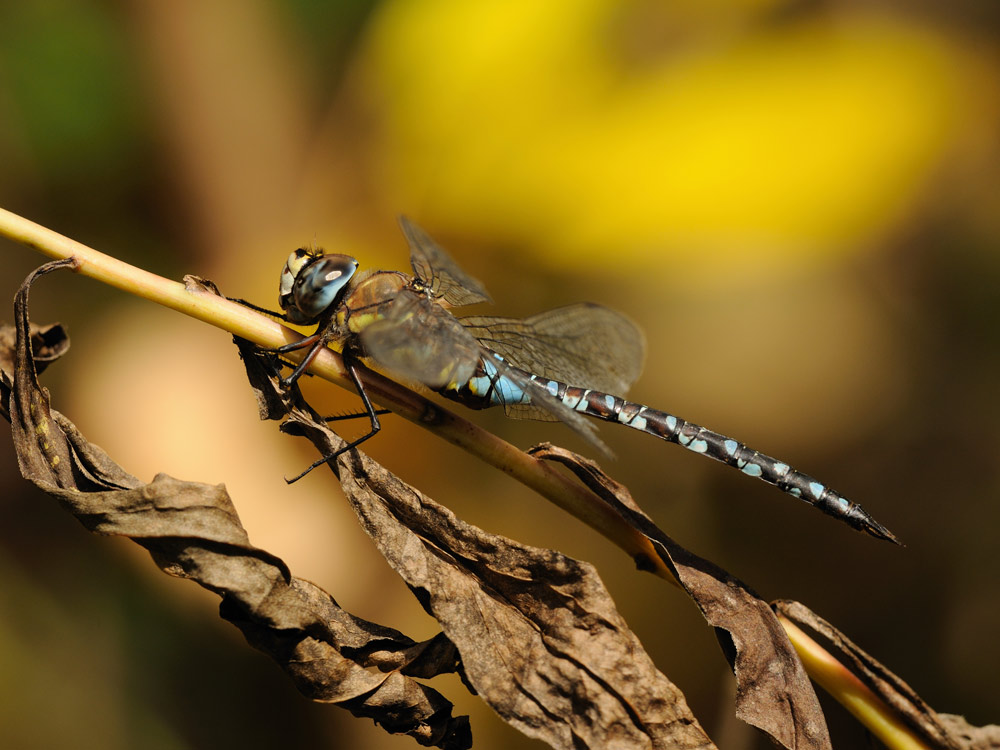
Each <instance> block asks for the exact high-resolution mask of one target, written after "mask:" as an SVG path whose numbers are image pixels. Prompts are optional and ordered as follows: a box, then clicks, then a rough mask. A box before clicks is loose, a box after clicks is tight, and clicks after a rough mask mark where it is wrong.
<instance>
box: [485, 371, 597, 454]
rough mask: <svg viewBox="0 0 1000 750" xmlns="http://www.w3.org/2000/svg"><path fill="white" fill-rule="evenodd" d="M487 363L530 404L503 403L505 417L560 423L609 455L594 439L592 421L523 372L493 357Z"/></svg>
mask: <svg viewBox="0 0 1000 750" xmlns="http://www.w3.org/2000/svg"><path fill="white" fill-rule="evenodd" d="M490 363H491V364H493V365H494V366H496V367H497V369H498V370H499V373H500V375H501V377H503V378H506V379H507V380H509V381H511V382H512V383H513V384H514V385H515V386H516V387H517V388H518V389H520V390H521V391H524V392H525V393H527V394H528V395H529V396H530V398H531V403H529V404H521V403H517V404H507V403H505V404H504V405H503V407H504V412H505V413H506V414H507V416H508V417H510V418H511V419H537V420H540V421H543V422H563V423H565V424H566V425H568V426H569V427H570V428H571V429H572V430H573V431H574V432H576V433H577V434H578V435H580V436H581V437H583V438H584V439H585V440H586V441H587V442H588V443H590V444H591V445H593V446H594V447H595V448H597V449H598V450H599V451H601V452H602V453H604V454H605V455H607V456H611V455H612V453H611V449H610V448H608V446H607V445H605V444H604V441H603V440H601V439H600V438H599V437H598V436H597V426H596V425H595V424H594V423H593V422H592V421H591V420H589V419H587V418H586V417H584V415H583V414H581V413H580V412H578V411H575V410H573V409H570V408H569V407H568V406H566V404H564V403H563V402H562V401H560V400H559V399H558V398H556V397H555V396H554V395H553V394H552V393H551V392H549V390H548V389H547V388H546V387H545V386H544V385H542V384H541V383H540V382H538V381H537V380H532V379H531V378H530V377H528V376H527V375H526V374H524V373H523V372H522V371H519V370H516V369H512V368H510V367H507V366H506V365H504V363H503V362H498V361H497V360H495V359H493V358H491V359H490Z"/></svg>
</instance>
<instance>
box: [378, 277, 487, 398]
mask: <svg viewBox="0 0 1000 750" xmlns="http://www.w3.org/2000/svg"><path fill="white" fill-rule="evenodd" d="M360 338H361V346H362V348H363V349H364V351H365V353H366V354H367V355H368V356H370V357H371V358H372V359H374V360H375V361H376V362H377V363H378V364H379V365H381V366H382V367H384V368H386V369H387V370H389V371H390V372H391V373H392V374H393V375H395V376H397V377H400V378H403V379H408V380H415V381H417V382H419V383H423V384H424V385H426V386H429V387H431V388H442V387H444V386H445V385H448V384H449V383H453V382H454V383H464V382H465V381H467V380H468V379H469V378H470V377H472V373H473V372H474V370H475V368H476V364H477V363H478V362H479V355H480V352H481V351H482V348H481V347H480V345H479V342H478V341H476V339H475V337H473V336H472V334H470V333H469V332H468V331H466V330H465V328H464V327H463V326H462V325H461V323H459V322H458V319H457V318H455V317H454V316H453V315H451V313H449V312H447V311H446V310H444V309H443V308H442V307H440V306H439V305H437V304H435V303H434V302H433V301H432V300H431V299H430V298H429V297H427V296H426V295H424V294H419V293H417V292H413V291H403V292H400V293H399V294H398V295H397V296H396V298H395V299H394V300H393V301H392V303H391V304H390V305H389V306H388V308H387V309H386V311H385V313H384V315H383V317H382V318H381V319H380V320H378V321H375V322H374V323H371V324H370V325H368V326H367V327H365V329H364V330H362V331H361V334H360Z"/></svg>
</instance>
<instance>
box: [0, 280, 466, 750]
mask: <svg viewBox="0 0 1000 750" xmlns="http://www.w3.org/2000/svg"><path fill="white" fill-rule="evenodd" d="M69 265H72V264H70V263H67V262H65V261H63V262H55V263H49V264H46V265H45V266H42V267H41V268H40V269H38V270H37V271H35V272H34V273H33V274H31V275H30V276H29V277H28V278H27V279H26V280H25V282H24V284H23V285H22V287H21V289H20V290H19V292H18V294H17V298H16V300H15V319H16V321H15V325H16V344H15V347H14V350H13V352H11V351H10V350H7V351H5V352H3V353H2V355H0V358H3V357H6V358H7V359H5V360H4V361H9V362H13V373H11V374H12V376H13V382H11V380H10V379H9V378H5V379H4V380H3V382H0V396H2V397H3V401H4V403H5V404H9V412H8V413H9V418H10V419H11V422H12V427H13V433H14V445H15V448H16V450H17V454H18V461H19V464H20V467H21V471H22V474H23V475H24V477H25V478H26V479H28V480H30V481H31V482H33V483H34V484H35V485H36V486H37V487H38V488H39V489H41V490H42V491H43V492H45V493H47V494H49V495H51V496H53V497H55V498H57V499H58V500H59V501H60V503H61V504H62V505H63V506H64V507H65V508H66V509H67V510H69V511H70V512H72V513H73V514H74V515H76V517H77V518H78V519H79V520H80V521H81V523H83V525H84V526H86V527H87V528H88V529H90V530H91V531H94V532H96V533H100V534H115V535H122V536H127V537H129V538H131V539H132V540H133V541H135V542H136V543H137V544H140V545H141V546H143V547H145V548H146V549H147V550H149V552H150V554H151V555H152V557H153V559H154V561H155V562H156V564H157V565H158V566H159V567H160V568H161V569H162V570H163V571H164V572H166V573H168V574H170V575H173V576H177V577H181V578H188V579H191V580H193V581H195V582H196V583H198V584H199V585H200V586H203V587H205V588H207V589H209V590H211V591H214V592H216V593H218V594H219V595H220V596H221V597H222V603H221V605H220V612H221V614H222V616H223V617H225V618H226V619H228V620H230V621H231V622H233V623H234V624H235V625H236V626H237V627H239V628H240V629H241V630H242V631H243V633H244V635H245V636H246V638H247V640H248V642H249V643H250V644H251V645H253V646H254V647H255V648H258V649H259V650H261V651H263V652H264V653H266V654H268V655H269V656H270V657H271V658H272V659H274V660H275V661H276V662H278V664H279V665H281V667H282V668H283V669H284V670H285V671H286V672H287V673H288V674H289V675H290V676H291V678H292V679H293V681H294V682H295V683H296V685H297V687H298V688H299V690H300V691H301V692H303V693H304V694H305V695H306V696H307V697H309V698H311V699H313V700H317V701H327V702H334V703H337V704H338V705H340V706H342V707H344V708H347V709H348V710H350V711H351V712H352V713H354V714H355V715H357V716H367V717H370V718H372V719H374V720H375V721H376V722H377V723H379V724H381V725H382V726H384V727H385V728H386V729H387V730H388V731H391V732H397V733H408V734H410V735H411V736H413V737H414V739H416V740H417V741H418V742H419V743H420V744H423V745H434V746H437V747H442V748H453V749H455V750H459V749H460V748H467V747H470V746H471V734H470V731H469V726H468V719H467V717H452V716H451V710H452V707H451V704H450V703H449V702H448V701H447V700H446V699H445V698H444V697H443V696H441V695H440V694H439V693H437V692H436V691H434V690H432V689H430V688H428V687H426V686H424V685H422V684H420V683H418V682H416V681H415V680H414V679H412V677H411V676H410V675H415V676H421V677H430V676H433V675H435V674H440V673H443V672H454V671H456V669H457V668H458V657H457V652H456V650H455V646H454V645H453V644H451V643H450V642H449V641H448V640H447V638H445V637H444V636H441V635H439V636H437V637H436V638H432V639H431V640H429V641H425V642H416V641H414V640H412V639H410V638H408V637H406V636H405V635H403V634H402V633H399V632H398V631H396V630H393V629H391V628H387V627H383V626H380V625H377V624H375V623H371V622H367V621H365V620H362V619H360V618H357V617H354V616H353V615H351V614H350V613H348V612H345V611H344V610H343V609H341V608H340V607H339V606H338V605H337V603H336V602H335V601H334V599H333V598H332V597H331V596H330V595H329V594H327V593H325V592H324V591H322V590H320V589H319V588H317V587H316V586H314V585H313V584H311V583H309V582H308V581H304V580H301V579H297V578H294V577H292V576H291V574H290V573H289V571H288V569H287V567H286V566H285V564H284V563H283V562H282V561H281V560H280V559H279V558H277V557H275V556H274V555H271V554H270V553H268V552H266V551H264V550H261V549H258V548H256V547H254V546H253V545H252V544H251V543H250V541H249V539H248V537H247V534H246V531H245V530H244V529H243V526H242V525H241V524H240V520H239V517H238V515H237V513H236V509H235V507H234V506H233V503H232V501H231V500H230V498H229V495H228V493H227V492H226V490H225V488H224V487H223V486H221V485H219V486H210V485H205V484H200V483H196V482H185V481H181V480H177V479H173V478H171V477H168V476H166V475H165V474H160V475H158V476H157V477H155V478H154V479H153V481H152V482H150V483H148V484H146V483H143V482H141V481H139V480H138V479H136V478H135V477H133V476H131V475H130V474H128V473H127V472H125V471H124V470H123V469H121V467H119V466H118V465H117V464H115V463H114V461H113V460H111V459H110V458H109V457H108V456H107V454H106V453H104V451H102V450H101V449H100V448H98V447H97V446H95V445H93V444H92V443H89V442H88V441H87V440H86V438H84V436H83V435H82V434H80V432H79V431H78V430H77V429H76V428H75V427H74V426H73V424H72V423H71V422H70V421H69V420H68V419H66V418H65V417H64V416H62V415H61V414H59V413H58V412H57V411H55V410H52V409H51V408H50V403H49V395H48V392H47V391H46V390H45V389H43V388H41V387H40V386H39V385H38V381H37V378H36V369H35V363H34V359H33V356H32V347H31V346H29V342H30V340H31V337H30V332H31V328H30V327H29V324H28V292H29V289H30V286H31V284H32V283H33V282H34V281H35V279H37V278H38V277H39V276H41V275H42V274H44V273H48V272H50V271H53V270H56V269H57V268H63V267H67V266H69Z"/></svg>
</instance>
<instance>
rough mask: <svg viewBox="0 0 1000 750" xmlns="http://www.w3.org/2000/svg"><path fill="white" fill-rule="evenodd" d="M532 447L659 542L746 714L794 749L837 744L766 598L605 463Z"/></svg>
mask: <svg viewBox="0 0 1000 750" xmlns="http://www.w3.org/2000/svg"><path fill="white" fill-rule="evenodd" d="M531 453H532V454H533V455H535V456H536V457H538V458H544V459H546V460H550V461H557V462H559V463H560V464H562V465H564V466H565V467H566V468H568V469H569V470H570V471H572V472H573V473H574V474H575V475H576V476H577V477H578V478H579V479H580V480H581V481H582V482H583V483H584V484H586V485H587V486H588V487H590V488H591V489H592V490H593V491H594V492H595V493H597V494H598V495H599V496H600V497H601V498H602V499H604V501H605V502H607V503H608V504H609V505H610V506H611V507H612V508H614V509H615V510H616V511H617V512H618V513H619V514H620V515H621V516H622V517H623V518H625V519H626V520H628V522H629V523H630V524H632V526H634V527H635V528H636V529H638V530H639V531H641V532H642V533H643V534H645V535H646V537H647V538H648V539H649V540H650V541H651V542H652V543H653V545H654V547H655V548H656V549H657V551H658V552H659V553H660V556H661V558H662V559H663V561H664V562H665V563H666V564H667V565H669V566H670V567H671V569H672V570H673V571H674V574H675V576H676V578H677V580H678V581H679V582H680V584H681V586H683V587H684V590H685V591H686V592H687V593H688V595H689V596H690V597H691V598H692V599H693V600H694V602H695V604H697V605H698V608H699V609H700V610H701V612H702V615H704V617H705V620H706V621H707V622H708V624H709V625H712V626H713V627H714V628H715V632H716V636H717V638H718V639H719V643H720V644H721V645H722V650H723V652H724V653H725V655H726V659H727V660H728V661H729V663H730V665H731V666H732V668H733V672H734V674H735V675H736V715H737V716H738V717H739V718H740V719H742V720H743V721H745V722H747V723H748V724H750V725H751V726H754V727H757V728H758V729H760V730H761V731H763V732H766V733H767V734H768V735H770V736H771V738H772V739H774V740H775V741H776V742H778V743H780V744H781V745H782V746H784V747H787V748H796V750H803V749H804V748H817V750H819V749H821V748H830V737H829V733H828V732H827V728H826V719H825V718H824V716H823V712H822V710H821V709H820V706H819V701H818V700H817V698H816V693H815V691H814V690H813V687H812V683H811V682H810V681H809V678H808V676H807V675H806V672H805V669H804V668H803V667H802V663H801V662H800V661H799V658H798V656H797V655H796V653H795V649H794V648H793V647H792V645H791V643H790V642H789V640H788V637H787V635H785V631H784V629H783V628H782V627H781V624H780V623H779V622H778V620H777V618H776V617H775V616H774V613H773V612H772V611H771V608H770V607H769V606H768V604H767V603H766V602H764V601H763V600H762V599H761V598H760V597H759V596H757V595H756V594H755V593H754V592H753V591H752V590H750V588H749V587H747V586H746V585H745V584H744V583H742V582H741V581H739V580H738V579H736V578H734V577H733V576H731V575H730V574H729V573H727V572H726V571H724V570H722V569H721V568H719V567H718V566H716V565H715V564H713V563H711V562H709V561H708V560H703V559H702V558H700V557H698V556H697V555H694V554H692V553H691V552H689V551H687V550H686V549H684V548H683V547H681V546H680V545H678V544H677V543H676V542H674V541H673V540H672V539H671V538H670V537H669V536H667V535H666V534H665V533H663V531H661V530H660V529H659V528H658V527H657V526H656V524H654V523H653V522H652V520H651V519H650V518H649V517H648V516H646V515H645V514H644V513H643V512H642V511H641V510H640V509H639V506H638V505H637V504H636V503H635V501H634V500H633V499H632V496H631V494H630V493H629V491H628V489H627V488H625V487H624V486H622V485H621V484H619V483H618V482H616V481H614V480H613V479H611V478H610V477H609V476H608V475H607V474H605V473H604V472H603V471H602V470H601V469H600V467H599V466H597V464H595V463H593V462H592V461H589V460H587V459H585V458H583V457H582V456H578V455H577V454H575V453H572V452H570V451H567V450H564V449H562V448H558V447H555V446H552V445H548V444H546V445H541V446H536V447H535V448H533V449H532V450H531ZM639 562H640V564H641V561H639Z"/></svg>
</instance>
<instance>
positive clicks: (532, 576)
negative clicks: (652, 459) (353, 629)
mask: <svg viewBox="0 0 1000 750" xmlns="http://www.w3.org/2000/svg"><path fill="white" fill-rule="evenodd" d="M237 344H238V345H239V346H240V355H241V356H242V357H243V359H244V362H245V363H246V364H247V368H248V374H249V378H250V381H251V383H252V384H253V386H254V389H255V391H256V392H257V394H258V399H259V400H260V401H261V402H262V406H261V413H262V414H264V413H266V412H268V411H269V409H268V408H267V407H266V406H265V405H266V404H271V403H274V402H275V400H276V399H277V398H278V393H276V392H271V391H272V390H275V391H280V390H281V388H280V386H279V384H278V377H279V375H278V373H277V370H276V368H275V367H274V365H273V361H272V362H270V363H269V362H268V360H269V359H272V360H273V358H272V357H270V356H269V355H265V354H262V353H261V352H259V351H257V350H255V349H254V348H253V347H252V346H251V345H249V344H248V343H247V342H240V341H237ZM292 393H293V394H295V398H296V399H298V394H297V391H296V390H295V389H293V390H292ZM282 429H283V430H284V431H285V432H288V433H290V434H296V435H303V436H305V437H307V438H309V439H310V440H311V441H312V442H313V443H314V444H315V445H316V447H317V448H318V449H319V450H320V451H322V452H323V454H324V455H330V454H331V453H333V452H334V451H336V450H337V449H338V448H339V447H341V446H343V445H344V442H343V441H342V440H341V439H340V438H339V437H337V436H336V435H335V434H334V433H333V432H332V431H331V430H329V428H327V426H326V425H325V424H323V423H322V421H321V420H319V419H317V418H316V415H315V413H313V412H312V410H311V409H308V407H307V406H306V405H305V404H302V403H301V402H300V403H299V405H298V406H296V407H295V408H293V409H292V410H291V414H290V417H289V419H288V421H286V422H285V423H284V424H283V425H282ZM331 464H332V467H333V469H334V471H335V473H336V474H337V475H338V477H339V478H340V481H341V485H342V486H343V488H344V492H345V494H346V495H347V497H348V500H349V501H350V502H351V505H352V507H353V508H354V510H355V512H356V513H357V515H358V518H359V520H360V521H361V525H362V527H363V528H364V529H365V531H366V532H367V533H368V534H369V536H371V538H372V540H373V541H374V542H375V545H376V546H377V547H378V548H379V550H380V551H381V552H382V554H383V555H384V556H385V558H386V559H387V560H388V562H389V564H390V565H392V567H393V568H394V569H395V570H396V572H397V573H399V575H400V576H401V577H402V578H403V580H404V581H406V583H407V584H408V585H409V587H410V589H411V590H412V591H413V592H414V594H415V595H416V596H417V598H418V600H419V601H420V602H421V604H422V605H423V606H424V608H425V609H426V610H427V611H428V612H429V613H430V614H431V615H432V616H433V617H434V618H435V619H436V620H437V621H438V622H439V623H440V625H441V628H442V629H443V631H444V633H445V635H446V636H448V638H449V639H450V640H451V641H452V642H453V643H454V644H455V646H456V647H457V649H458V651H459V653H460V654H461V663H462V672H463V675H464V678H465V679H466V681H467V683H468V684H470V685H471V687H472V688H473V689H474V690H475V691H476V692H477V693H478V694H479V695H480V696H481V697H482V698H483V700H485V701H486V702H487V703H488V704H489V705H490V706H491V707H492V708H493V709H494V710H495V711H496V712H497V713H498V714H500V716H501V717H502V718H503V719H504V720H506V721H507V722H509V723H510V724H511V725H512V726H514V727H516V728H518V729H519V730H520V731H522V732H524V733H525V734H527V735H528V736H530V737H534V738H537V739H541V740H543V741H545V742H547V743H548V744H549V745H550V746H552V747H555V748H566V749H567V750H568V749H570V748H572V749H574V750H583V748H594V749H595V750H596V749H597V748H611V747H613V748H618V749H621V750H628V749H629V748H644V749H646V748H671V749H676V748H699V749H702V750H707V749H708V748H713V747H715V746H714V745H713V744H712V743H711V741H710V740H709V739H708V737H707V735H706V734H705V733H704V730H703V729H702V728H701V726H700V725H699V724H698V721H697V719H696V718H695V717H694V716H693V714H691V712H690V709H689V708H688V706H687V703H686V702H685V700H684V696H683V694H682V693H681V692H680V691H679V690H678V689H677V688H676V687H675V686H674V685H673V684H672V683H671V682H670V681H669V680H668V679H667V678H666V677H665V676H664V675H663V674H662V673H661V672H660V671H659V670H657V669H656V666H655V665H654V664H653V662H652V660H651V659H650V658H649V656H648V655H647V654H646V652H645V651H644V650H643V648H642V644H640V643H639V641H638V639H637V638H636V637H635V635H634V634H633V633H632V632H631V631H630V630H629V629H628V626H627V624H626V623H625V621H624V619H623V618H622V617H621V615H620V614H618V612H617V610H616V609H615V606H614V602H613V601H612V599H611V597H610V595H609V594H608V592H607V590H606V589H605V588H604V585H603V583H602V582H601V580H600V578H599V577H598V575H597V572H596V571H595V570H594V568H593V567H592V566H591V565H589V564H588V563H584V562H580V561H578V560H574V559H572V558H569V557H566V556H565V555H562V554H560V553H558V552H555V551H553V550H546V549H538V548H534V547H528V546H525V545H522V544H519V543H517V542H515V541H513V540H510V539H507V538H505V537H501V536H497V535H494V534H489V533H487V532H485V531H483V530H482V529H479V528H476V527H475V526H472V525H470V524H466V523H464V522H463V521H461V520H460V519H458V518H457V517H455V515H454V514H453V513H452V512H451V511H449V510H448V509H447V508H444V507H443V506H441V505H438V504H437V503H435V502H434V501H432V500H430V499H429V498H427V497H425V496H424V495H423V494H422V493H420V492H419V491H418V490H416V489H414V488H413V487H410V486H408V485H406V484H404V483H403V482H401V481H400V480H399V479H397V478H396V477H395V476H393V475H392V474H391V473H390V472H388V471H387V470H386V469H385V468H383V467H382V466H380V465H379V464H377V463H375V462H374V461H372V460H371V459H369V458H368V457H367V456H365V455H364V454H363V453H360V452H359V451H350V452H348V453H346V454H343V455H342V456H340V457H339V458H338V459H337V461H336V463H335V464H333V462H331Z"/></svg>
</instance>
